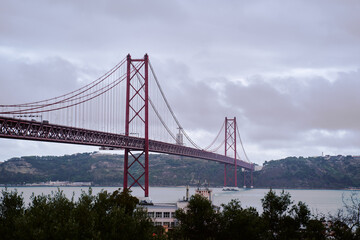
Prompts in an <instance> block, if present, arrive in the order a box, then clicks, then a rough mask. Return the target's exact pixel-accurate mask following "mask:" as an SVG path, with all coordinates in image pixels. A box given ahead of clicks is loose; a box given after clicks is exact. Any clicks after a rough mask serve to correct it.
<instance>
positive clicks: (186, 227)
mask: <svg viewBox="0 0 360 240" xmlns="http://www.w3.org/2000/svg"><path fill="white" fill-rule="evenodd" d="M356 199H358V201H356ZM261 201H262V207H263V212H262V214H259V213H258V212H257V210H256V209H255V208H252V207H250V208H243V207H242V206H241V204H240V202H239V201H237V200H232V201H231V202H230V203H228V204H226V205H222V208H223V210H222V211H218V209H217V208H215V207H214V206H212V205H211V203H210V202H209V201H208V200H207V199H205V198H203V197H201V196H199V195H195V196H192V197H191V199H190V202H189V205H188V209H187V211H184V210H178V211H177V212H176V217H177V219H178V220H179V221H180V223H181V224H180V225H178V227H176V228H175V229H174V231H173V232H172V233H171V234H170V235H169V237H170V238H172V239H221V240H222V239H247V240H251V239H266V240H267V239H284V240H291V239H309V240H310V239H314V240H315V239H316V240H317V239H320V240H321V239H349V240H350V239H354V240H355V239H360V231H359V216H360V215H359V214H360V204H359V203H360V199H359V198H356V197H354V196H353V197H352V198H351V199H350V202H351V204H348V205H347V207H346V210H347V212H346V213H347V214H345V213H344V212H341V211H340V212H339V213H342V215H341V214H338V215H337V216H330V217H329V218H330V220H328V221H326V220H325V218H324V217H321V218H319V217H317V216H314V215H312V214H311V213H310V210H309V208H308V206H307V205H306V204H305V203H303V202H298V203H297V204H294V203H293V201H292V200H291V196H290V195H289V193H286V192H284V191H282V192H281V193H280V194H279V195H277V194H276V193H275V191H273V190H270V191H269V192H268V193H267V194H266V195H265V197H264V198H263V199H262V200H261ZM356 206H357V208H356Z"/></svg>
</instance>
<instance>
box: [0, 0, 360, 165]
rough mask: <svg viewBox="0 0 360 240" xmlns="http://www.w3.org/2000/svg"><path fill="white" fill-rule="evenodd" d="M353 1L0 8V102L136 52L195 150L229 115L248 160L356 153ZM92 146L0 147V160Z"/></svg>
mask: <svg viewBox="0 0 360 240" xmlns="http://www.w3.org/2000/svg"><path fill="white" fill-rule="evenodd" d="M359 13H360V1H358V0H353V1H352V0H338V1H333V0H316V1H303V0H293V1H285V0H283V1H276V0H274V1H267V0H264V1H239V0H236V1H235V0H234V1H211V0H210V1H209V0H206V1H205V0H204V1H196V0H195V1H168V0H164V1H145V0H144V1H118V0H116V1H115V0H113V1H111V0H108V1H89V0H82V1H81V0H78V1H70V0H69V1H66V0H62V1H45V0H44V1H36V0H35V1H17V0H15V1H14V0H2V1H0V104H10V103H22V102H26V101H32V100H38V99H45V98H48V97H54V96H57V95H60V94H62V93H66V92H69V91H72V90H75V89H76V88H78V87H79V86H81V85H82V84H84V82H88V81H90V80H94V79H96V78H97V77H99V76H100V75H101V74H102V73H104V72H105V71H107V70H108V69H110V68H112V67H113V66H114V65H115V64H116V63H117V62H119V60H121V59H123V58H124V57H125V56H126V54H128V53H130V54H131V55H132V56H134V57H142V56H143V55H144V53H148V54H149V56H150V59H151V62H152V65H153V66H154V68H155V69H156V72H157V76H158V78H159V80H160V82H161V83H162V87H163V89H164V90H165V92H166V94H167V96H168V98H169V101H170V103H171V105H172V107H173V109H174V111H175V112H176V115H177V116H178V118H179V120H180V122H181V123H182V125H183V127H184V128H185V129H187V130H188V131H189V132H190V133H191V137H192V138H194V139H195V140H197V141H198V142H199V143H198V144H199V145H201V146H206V145H207V144H208V143H209V142H207V140H208V139H209V138H210V137H209V136H215V135H216V134H217V131H218V129H219V127H220V126H221V123H222V121H223V120H224V117H225V116H228V117H233V116H236V117H237V119H238V125H239V128H240V131H241V134H242V136H241V137H242V140H243V142H244V146H245V148H246V149H247V153H248V156H249V158H250V160H253V161H254V162H256V163H260V164H261V163H263V162H264V161H265V160H271V159H280V158H283V157H286V156H316V155H321V154H322V153H324V154H330V155H338V154H343V155H348V154H350V155H360V94H359V92H360V14H359ZM94 150H97V148H93V147H84V146H74V145H67V144H63V145H61V144H52V143H37V142H29V141H20V140H19V141H15V140H7V139H0V161H4V160H6V159H9V158H11V157H19V156H24V155H62V154H65V153H67V154H69V153H75V152H84V151H94Z"/></svg>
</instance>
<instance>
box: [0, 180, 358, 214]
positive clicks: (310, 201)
mask: <svg viewBox="0 0 360 240" xmlns="http://www.w3.org/2000/svg"><path fill="white" fill-rule="evenodd" d="M0 189H4V188H3V187H1V188H0ZM8 189H9V190H14V189H15V187H9V188H8ZM16 189H17V190H18V192H20V193H23V197H24V199H25V202H26V204H28V203H29V202H30V196H31V195H32V193H34V194H35V195H40V194H51V192H52V191H53V192H54V191H57V189H58V188H57V187H16ZM60 189H61V190H63V191H64V193H65V195H66V196H67V197H69V198H71V197H72V195H73V194H74V197H75V199H77V198H78V197H79V196H80V194H81V191H82V190H83V191H88V189H89V188H88V187H60ZM102 189H104V190H107V191H114V190H116V189H118V188H117V187H93V188H92V190H93V194H97V193H98V192H100V191H101V190H102ZM212 190H213V203H214V204H215V205H217V206H220V205H221V204H222V203H225V204H226V203H228V202H229V201H230V200H231V199H238V200H240V201H241V204H242V206H243V207H250V206H252V207H255V208H256V209H257V210H258V211H259V212H261V210H262V207H261V199H262V198H263V197H264V195H265V194H266V193H267V192H268V191H269V190H268V189H251V190H240V191H239V192H223V191H222V189H221V188H212ZM132 191H133V192H132V194H133V195H134V196H137V197H143V194H144V193H143V191H142V190H141V189H140V188H132ZM275 191H276V192H277V193H280V192H281V190H275ZM286 191H287V192H289V193H290V195H291V197H292V200H294V201H295V202H298V201H303V202H305V203H306V204H307V205H308V206H309V207H310V209H311V210H312V213H315V214H328V213H335V212H336V211H337V209H339V208H342V207H343V202H342V199H343V196H344V197H346V196H349V195H350V194H351V192H352V191H350V190H298V189H296V190H292V189H290V190H286ZM356 192H357V193H358V194H359V196H360V191H356ZM194 193H195V188H190V194H191V195H192V194H194ZM184 196H185V187H151V188H150V198H151V199H152V200H153V202H154V203H166V202H176V201H177V200H179V199H182V198H183V197H184Z"/></svg>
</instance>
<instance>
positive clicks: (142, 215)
mask: <svg viewBox="0 0 360 240" xmlns="http://www.w3.org/2000/svg"><path fill="white" fill-rule="evenodd" d="M349 200H350V202H349V203H350V204H346V205H345V210H344V211H339V213H338V214H337V215H335V216H328V217H327V218H325V217H324V216H322V217H320V216H314V215H312V214H311V213H310V210H309V208H308V207H307V205H306V204H305V203H302V202H298V203H296V204H294V202H293V201H292V200H291V196H290V195H289V194H288V193H286V192H284V191H283V192H281V193H280V194H279V195H277V194H276V193H275V192H274V191H272V190H270V191H269V192H268V193H267V194H266V195H265V197H264V198H263V199H262V200H261V201H262V207H263V212H262V213H261V214H260V213H259V212H258V211H257V210H256V209H255V208H252V207H250V208H243V207H242V206H241V204H240V202H238V201H236V200H232V201H231V202H230V203H228V204H225V205H222V210H221V211H220V209H219V208H218V207H215V206H213V205H212V204H211V202H210V201H208V200H207V199H205V198H203V197H202V196H200V195H194V196H192V197H191V199H190V201H189V204H188V207H187V209H186V210H182V209H180V210H177V211H176V213H175V215H176V218H177V220H178V222H179V224H178V225H177V226H176V227H175V228H174V229H173V230H172V231H169V232H167V233H166V232H164V229H163V228H162V227H161V226H160V227H155V226H154V224H153V222H152V220H151V218H149V217H148V215H147V213H146V211H145V210H144V208H142V207H141V206H140V207H139V205H138V203H139V200H138V199H137V198H136V197H133V196H131V194H130V192H129V191H120V189H119V190H117V191H114V192H113V193H108V192H107V191H102V192H100V193H98V194H97V195H93V194H92V191H91V189H89V191H88V192H82V194H81V196H80V198H79V199H78V200H77V201H75V200H74V197H72V198H71V199H68V198H66V197H65V195H64V194H63V192H62V191H60V190H58V191H57V192H54V193H53V194H51V195H39V196H35V195H33V196H32V197H31V202H30V203H29V205H28V206H25V204H24V199H23V197H22V195H21V194H19V193H17V192H16V191H13V192H9V191H7V190H3V191H2V193H1V196H0V238H1V239H200V240H201V239H204V240H205V239H220V240H222V239H224V240H225V239H247V240H249V239H264V240H267V239H284V240H285V239H286V240H289V239H309V240H310V239H320V240H321V239H359V238H360V228H359V227H360V225H359V216H360V198H358V196H356V195H352V196H350V198H349Z"/></svg>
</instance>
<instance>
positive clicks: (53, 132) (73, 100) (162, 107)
mask: <svg viewBox="0 0 360 240" xmlns="http://www.w3.org/2000/svg"><path fill="white" fill-rule="evenodd" d="M149 106H150V107H149ZM164 115H165V116H164ZM224 127H225V128H224ZM223 129H225V139H224V140H223V141H221V138H219V136H220V134H221V132H222V131H223ZM0 137H1V138H9V139H22V140H31V141H43V142H57V143H68V144H81V145H90V146H98V147H100V148H102V149H124V182H123V187H124V188H128V189H130V188H132V187H133V186H139V187H140V188H141V189H142V190H143V191H144V195H145V197H148V196H149V152H155V153H165V154H171V155H179V156H186V157H192V158H197V159H205V160H211V161H216V162H219V163H223V164H224V166H225V167H224V186H235V187H237V184H238V182H237V180H238V179H237V169H238V168H241V169H243V172H244V186H246V185H247V186H248V184H250V186H252V171H253V170H254V164H252V163H251V162H250V161H249V159H248V157H247V155H246V152H245V150H244V147H243V144H242V142H241V138H240V134H239V128H238V126H237V123H236V118H235V117H234V118H232V119H230V118H225V121H224V123H223V124H222V127H221V129H220V131H219V133H218V135H217V136H216V138H215V139H214V140H213V141H212V143H211V144H210V145H209V146H207V147H206V148H200V147H199V146H198V145H197V144H196V143H195V142H194V141H193V140H192V139H191V138H190V137H189V135H188V134H187V132H186V131H185V130H184V128H183V127H182V125H181V124H180V122H179V121H178V119H177V118H176V116H175V114H174V111H173V110H172V108H171V106H170V104H169V102H168V100H167V98H166V96H165V94H164V91H163V90H162V88H161V86H160V83H159V81H158V79H157V77H156V75H155V72H154V69H153V67H152V66H151V63H150V61H149V57H148V55H147V54H146V55H145V56H144V57H143V58H140V59H133V58H132V57H131V56H130V54H129V55H128V56H127V57H126V58H124V59H123V60H122V61H121V62H120V63H118V64H117V65H115V67H113V68H112V69H111V70H110V71H108V72H107V73H105V74H104V75H103V76H101V77H100V78H98V79H96V80H95V81H93V82H91V83H89V84H87V85H85V86H84V87H82V88H79V89H77V90H75V91H72V92H69V93H67V94H64V95H61V96H58V97H53V98H49V99H46V100H42V101H35V102H29V103H23V104H8V105H0ZM219 142H220V143H219ZM237 142H240V144H241V146H242V150H243V152H244V155H245V159H246V161H244V160H241V158H240V155H239V154H238V151H237V148H236V147H237ZM224 145H225V148H224V150H225V152H224V154H221V153H219V151H221V147H222V146H224ZM229 170H230V171H229ZM245 172H250V176H251V178H250V179H249V180H248V181H250V183H248V182H247V181H246V180H247V179H248V178H247V177H246V175H245ZM248 175H249V174H248Z"/></svg>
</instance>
